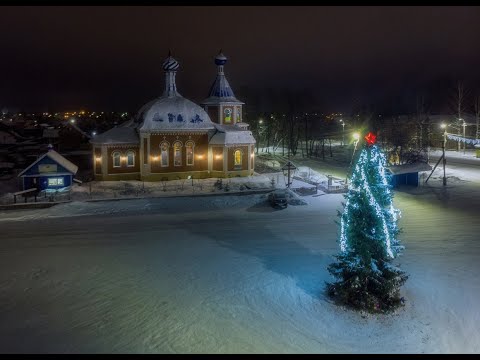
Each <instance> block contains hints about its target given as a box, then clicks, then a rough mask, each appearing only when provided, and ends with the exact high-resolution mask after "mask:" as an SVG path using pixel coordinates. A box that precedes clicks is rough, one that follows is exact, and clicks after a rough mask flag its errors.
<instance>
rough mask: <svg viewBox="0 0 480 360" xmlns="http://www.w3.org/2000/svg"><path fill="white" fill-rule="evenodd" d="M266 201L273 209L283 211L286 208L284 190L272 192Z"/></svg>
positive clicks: (286, 202)
mask: <svg viewBox="0 0 480 360" xmlns="http://www.w3.org/2000/svg"><path fill="white" fill-rule="evenodd" d="M268 199H269V201H270V204H271V205H272V207H274V208H278V209H285V208H286V207H287V206H288V201H287V192H286V190H283V189H277V190H274V191H272V192H271V193H270V194H269V195H268Z"/></svg>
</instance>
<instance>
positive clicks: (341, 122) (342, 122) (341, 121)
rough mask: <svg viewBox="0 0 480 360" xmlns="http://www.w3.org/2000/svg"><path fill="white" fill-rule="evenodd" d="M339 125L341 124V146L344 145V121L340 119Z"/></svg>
mask: <svg viewBox="0 0 480 360" xmlns="http://www.w3.org/2000/svg"><path fill="white" fill-rule="evenodd" d="M340 124H342V146H344V145H345V121H343V119H340Z"/></svg>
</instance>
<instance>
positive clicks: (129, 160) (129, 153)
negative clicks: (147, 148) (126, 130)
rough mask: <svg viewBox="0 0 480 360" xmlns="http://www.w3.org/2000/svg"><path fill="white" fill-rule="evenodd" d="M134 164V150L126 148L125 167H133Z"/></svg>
mask: <svg viewBox="0 0 480 360" xmlns="http://www.w3.org/2000/svg"><path fill="white" fill-rule="evenodd" d="M134 166H135V151H133V150H128V151H127V167H134Z"/></svg>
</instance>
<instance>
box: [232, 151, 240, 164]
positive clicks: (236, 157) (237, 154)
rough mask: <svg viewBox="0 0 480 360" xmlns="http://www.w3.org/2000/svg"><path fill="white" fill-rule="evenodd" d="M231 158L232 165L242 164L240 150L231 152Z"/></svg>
mask: <svg viewBox="0 0 480 360" xmlns="http://www.w3.org/2000/svg"><path fill="white" fill-rule="evenodd" d="M233 158H234V165H235V166H242V151H241V150H235V152H234V153H233Z"/></svg>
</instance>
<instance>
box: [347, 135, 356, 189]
mask: <svg viewBox="0 0 480 360" xmlns="http://www.w3.org/2000/svg"><path fill="white" fill-rule="evenodd" d="M352 137H353V145H354V146H353V153H352V158H351V159H350V165H349V166H348V171H347V176H346V177H345V185H347V184H348V174H349V173H350V170H351V168H352V165H353V158H354V157H355V151H356V150H357V145H358V141H359V140H360V134H359V133H358V132H355V133H353V135H352Z"/></svg>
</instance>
